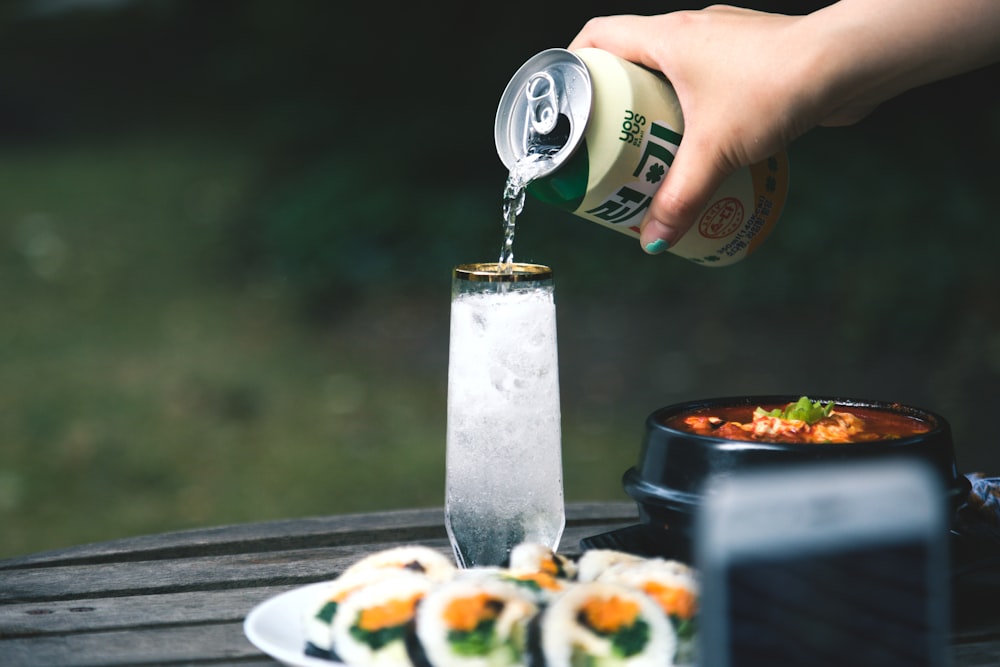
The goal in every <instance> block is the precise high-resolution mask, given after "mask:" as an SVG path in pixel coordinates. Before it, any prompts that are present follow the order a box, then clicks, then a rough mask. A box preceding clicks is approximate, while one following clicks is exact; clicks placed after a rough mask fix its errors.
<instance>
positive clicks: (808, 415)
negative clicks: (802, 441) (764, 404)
mask: <svg viewBox="0 0 1000 667" xmlns="http://www.w3.org/2000/svg"><path fill="white" fill-rule="evenodd" d="M755 412H757V413H763V414H766V415H767V416H769V417H777V418H778V419H794V420H797V421H804V422H806V423H807V424H815V423H816V422H818V421H819V420H820V419H823V418H824V417H829V416H830V413H831V412H833V401H830V402H829V403H827V404H826V405H823V404H822V403H820V402H819V401H811V400H809V398H808V397H807V396H803V397H801V398H800V399H799V400H797V401H796V402H795V403H789V404H788V405H786V406H785V408H784V409H783V410H782V409H781V408H775V409H774V410H770V411H768V410H764V408H760V407H758V408H757V410H756V411H755Z"/></svg>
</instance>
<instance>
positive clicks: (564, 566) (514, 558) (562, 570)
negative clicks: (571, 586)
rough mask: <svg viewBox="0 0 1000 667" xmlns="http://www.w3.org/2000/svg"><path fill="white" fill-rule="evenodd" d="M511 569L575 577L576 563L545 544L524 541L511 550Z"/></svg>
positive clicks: (558, 577) (559, 576) (569, 577)
mask: <svg viewBox="0 0 1000 667" xmlns="http://www.w3.org/2000/svg"><path fill="white" fill-rule="evenodd" d="M509 567H510V569H511V570H534V571H536V572H544V573H546V574H549V575H552V576H553V577H555V578H557V579H575V578H576V563H574V562H573V561H572V560H571V559H569V558H567V557H566V556H563V555H562V554H559V553H556V552H555V551H553V550H552V549H550V548H549V547H547V546H545V545H544V544H538V543H535V542H522V543H521V544H518V545H515V546H514V548H512V549H511V550H510V559H509Z"/></svg>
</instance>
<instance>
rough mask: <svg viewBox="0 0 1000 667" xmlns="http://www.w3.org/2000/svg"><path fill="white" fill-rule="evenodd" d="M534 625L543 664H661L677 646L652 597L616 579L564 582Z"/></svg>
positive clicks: (571, 666)
mask: <svg viewBox="0 0 1000 667" xmlns="http://www.w3.org/2000/svg"><path fill="white" fill-rule="evenodd" d="M539 629H540V640H539V644H540V649H539V650H540V656H539V657H540V658H541V661H542V664H544V665H545V667H575V666H578V665H587V666H588V667H665V666H666V665H670V664H671V662H670V657H671V656H673V655H674V653H675V651H676V649H677V637H676V635H675V633H674V629H673V627H672V626H671V624H670V621H669V620H667V617H666V616H665V615H664V614H663V612H662V611H661V610H660V608H659V606H657V604H656V602H654V601H653V600H652V598H650V597H649V596H648V595H646V594H644V593H642V592H641V591H638V590H636V589H634V588H630V587H628V586H624V585H621V584H615V583H606V582H600V581H592V582H587V583H577V584H576V585H574V586H571V587H570V588H567V589H566V591H564V592H563V593H562V594H561V595H559V596H558V597H557V598H556V599H555V600H553V601H552V603H551V604H549V606H548V607H547V608H546V609H545V611H544V612H542V614H541V616H540V624H539Z"/></svg>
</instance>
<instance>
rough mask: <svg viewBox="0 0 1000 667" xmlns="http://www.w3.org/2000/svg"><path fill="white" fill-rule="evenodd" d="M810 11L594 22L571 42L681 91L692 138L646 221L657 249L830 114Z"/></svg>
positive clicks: (645, 237)
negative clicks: (806, 23) (804, 38)
mask: <svg viewBox="0 0 1000 667" xmlns="http://www.w3.org/2000/svg"><path fill="white" fill-rule="evenodd" d="M802 20H803V17H797V16H783V15H777V14H766V13H762V12H757V11H751V10H746V9H737V8H732V7H710V8H708V9H704V10H699V11H685V12H673V13H669V14H662V15H659V16H651V17H643V16H614V17H606V18H597V19H592V20H591V21H590V22H588V23H587V25H586V26H585V27H584V28H583V30H582V31H581V32H580V33H579V35H577V37H576V38H575V39H574V40H573V41H572V43H571V44H570V45H569V48H570V49H571V50H572V49H577V48H582V47H588V46H593V47H598V48H602V49H604V50H606V51H610V52H612V53H615V54H617V55H619V56H621V57H622V58H625V59H626V60H630V61H632V62H637V63H639V64H642V65H645V66H646V67H649V68H651V69H654V70H658V71H661V72H663V73H664V75H665V76H666V78H667V79H668V80H669V81H670V83H671V84H672V85H673V87H674V89H675V91H676V92H677V96H678V99H679V101H680V105H681V111H682V113H683V115H684V125H685V127H684V132H683V135H684V138H683V139H682V140H681V144H680V148H679V149H678V151H677V156H676V158H675V159H674V162H673V164H672V166H671V168H670V170H669V171H668V173H667V177H666V179H665V181H664V183H663V185H661V186H660V188H659V190H657V192H656V195H655V196H654V198H653V201H652V202H651V204H650V207H649V210H648V211H647V213H646V216H645V218H644V220H643V221H642V224H641V226H640V229H641V234H640V242H641V244H642V247H643V248H644V249H646V251H647V252H650V253H656V252H661V251H662V250H665V249H666V248H667V247H669V246H671V245H673V244H675V243H676V242H677V241H678V240H680V238H681V236H682V235H683V234H684V233H685V232H686V231H687V230H688V228H689V227H691V225H692V224H693V222H694V219H695V216H696V215H697V214H698V213H699V212H700V211H701V210H702V208H704V207H705V205H706V204H707V202H708V200H709V198H710V197H711V196H712V194H713V193H714V192H715V191H716V190H717V189H718V187H719V186H720V185H721V184H722V181H723V180H725V178H726V177H727V176H728V175H729V174H731V173H732V172H734V171H735V170H737V169H738V168H740V167H742V166H745V165H749V164H753V163H755V162H759V161H761V160H763V159H765V158H767V157H768V156H769V155H772V154H774V153H775V152H777V151H778V150H780V149H782V148H784V147H785V146H786V145H787V144H788V143H789V142H790V141H792V140H793V139H795V138H796V137H798V136H799V135H801V134H802V133H803V132H805V131H806V130H808V129H809V128H811V127H813V126H814V125H816V124H818V123H820V122H824V121H825V122H850V121H852V120H854V119H855V118H856V117H858V116H859V115H861V114H863V113H864V112H865V111H866V109H851V110H844V112H843V113H841V114H840V115H835V116H830V117H827V116H826V114H825V113H824V108H825V106H824V100H822V99H821V97H820V91H819V90H818V89H817V87H815V86H811V85H809V81H810V79H814V78H815V76H816V71H815V67H816V64H815V63H812V62H808V60H807V58H806V57H804V56H806V54H808V53H810V52H811V50H809V49H805V48H803V45H802V44H801V43H800V41H799V39H800V38H799V35H800V34H801V33H802V31H800V30H797V29H796V24H797V23H798V22H799V21H802Z"/></svg>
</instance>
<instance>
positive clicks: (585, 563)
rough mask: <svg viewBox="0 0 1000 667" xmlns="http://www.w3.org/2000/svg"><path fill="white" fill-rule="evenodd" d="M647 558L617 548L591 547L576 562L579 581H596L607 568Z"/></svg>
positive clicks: (639, 561) (638, 561)
mask: <svg viewBox="0 0 1000 667" xmlns="http://www.w3.org/2000/svg"><path fill="white" fill-rule="evenodd" d="M644 560H646V559H645V558H644V557H643V556H638V555H636V554H632V553H629V552H627V551H618V550H617V549H589V550H587V551H584V552H583V554H582V555H581V556H580V558H579V560H577V562H576V568H577V574H576V578H577V579H578V580H579V581H596V580H597V578H598V577H600V576H601V574H603V573H604V572H605V570H607V569H609V568H611V567H614V566H616V565H619V564H621V563H624V564H633V563H641V562H643V561H644Z"/></svg>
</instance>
